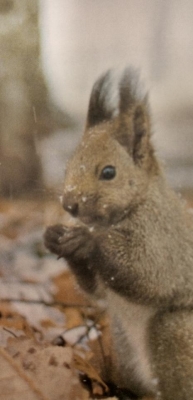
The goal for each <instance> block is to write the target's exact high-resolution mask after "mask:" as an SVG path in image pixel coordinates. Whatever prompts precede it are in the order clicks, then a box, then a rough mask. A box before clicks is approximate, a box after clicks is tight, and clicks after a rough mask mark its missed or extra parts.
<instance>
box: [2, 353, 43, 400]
mask: <svg viewBox="0 0 193 400" xmlns="http://www.w3.org/2000/svg"><path fill="white" fill-rule="evenodd" d="M0 365H1V368H0V399H1V400H24V399H27V400H48V398H46V397H45V396H44V395H43V393H41V391H40V390H39V388H38V387H37V386H36V384H35V382H34V381H33V380H31V379H30V378H29V377H28V376H27V375H26V374H25V372H24V371H23V369H22V368H21V367H20V366H19V365H18V364H17V363H16V362H15V360H13V358H12V357H11V356H10V355H9V354H8V353H7V352H6V351H5V350H4V349H2V348H0Z"/></svg>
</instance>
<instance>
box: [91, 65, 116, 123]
mask: <svg viewBox="0 0 193 400" xmlns="http://www.w3.org/2000/svg"><path fill="white" fill-rule="evenodd" d="M118 114H119V81H118V79H117V77H116V76H115V72H114V71H113V70H108V71H107V72H106V73H105V74H103V75H102V76H101V77H99V79H98V80H97V81H96V82H95V84H94V86H93V89H92V92H91V96H90V102H89V108H88V116H87V124H88V126H89V127H91V126H94V125H97V124H99V123H101V122H103V121H108V120H111V119H113V118H114V117H115V116H117V115H118Z"/></svg>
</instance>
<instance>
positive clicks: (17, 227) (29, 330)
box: [0, 200, 116, 400]
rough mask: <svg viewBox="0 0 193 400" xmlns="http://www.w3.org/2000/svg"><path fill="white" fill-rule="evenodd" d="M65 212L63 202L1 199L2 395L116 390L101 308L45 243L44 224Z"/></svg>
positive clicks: (71, 396) (48, 396) (105, 394)
mask: <svg viewBox="0 0 193 400" xmlns="http://www.w3.org/2000/svg"><path fill="white" fill-rule="evenodd" d="M62 218H63V212H62V210H61V205H60V204H59V202H58V205H57V204H56V203H55V202H52V201H46V202H45V201H37V200H14V201H5V200H1V201H0V362H1V369H0V399H2V400H22V399H25V400H26V399H27V400H36V399H38V400H39V399H42V400H60V399H61V400H87V399H97V398H100V399H104V398H105V399H110V398H112V397H109V395H110V394H109V393H110V391H109V388H108V386H107V384H106V383H105V382H104V380H103V379H104V378H103V375H104V376H105V374H103V372H104V371H103V369H104V363H105V359H106V360H107V359H108V358H109V357H110V340H109V339H107V338H109V332H108V322H107V317H106V316H105V314H104V310H103V309H98V308H96V307H95V306H93V304H91V303H90V301H89V299H88V298H87V297H86V296H85V294H84V293H83V292H82V291H81V289H80V288H79V287H78V285H77V283H76V280H75V278H74V276H73V275H72V274H71V272H70V271H69V269H68V266H67V264H66V263H65V261H64V260H56V257H55V256H53V255H51V254H49V253H48V252H47V250H46V249H45V248H44V246H43V233H44V230H45V227H46V226H47V225H49V224H52V223H57V221H59V222H60V223H61V222H62ZM106 332H107V334H106ZM104 338H106V339H104ZM103 340H104V342H105V341H106V343H105V347H106V348H105V349H103ZM99 343H100V344H99ZM113 399H116V397H113Z"/></svg>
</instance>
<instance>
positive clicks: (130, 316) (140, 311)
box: [108, 290, 155, 391]
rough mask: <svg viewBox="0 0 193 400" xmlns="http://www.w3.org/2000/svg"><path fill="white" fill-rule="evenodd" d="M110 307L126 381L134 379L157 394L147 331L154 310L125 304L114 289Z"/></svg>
mask: <svg viewBox="0 0 193 400" xmlns="http://www.w3.org/2000/svg"><path fill="white" fill-rule="evenodd" d="M108 308H109V314H110V316H111V320H112V332H113V339H114V343H115V348H116V351H117V356H118V358H119V363H120V366H121V368H122V370H123V375H125V379H126V380H128V379H129V376H131V379H132V380H133V379H135V380H136V385H138V384H140V385H141V386H144V388H146V389H147V390H148V391H154V390H155V380H154V379H153V375H152V370H151V360H150V349H149V340H148V328H149V323H150V320H151V318H152V317H153V315H154V314H155V310H154V309H152V308H151V307H146V306H141V305H137V304H134V303H131V302H129V301H126V300H125V299H123V298H122V297H120V296H119V295H118V294H115V293H114V292H112V291H111V290H110V291H109V292H108ZM133 377H134V378H133Z"/></svg>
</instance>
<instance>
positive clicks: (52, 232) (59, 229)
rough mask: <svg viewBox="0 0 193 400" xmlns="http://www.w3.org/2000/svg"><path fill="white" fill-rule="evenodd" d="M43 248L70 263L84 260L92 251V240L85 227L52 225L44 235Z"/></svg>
mask: <svg viewBox="0 0 193 400" xmlns="http://www.w3.org/2000/svg"><path fill="white" fill-rule="evenodd" d="M44 243H45V246H46V247H47V248H48V249H49V250H50V251H52V252H53V253H55V254H57V255H58V256H60V257H65V258H67V259H69V260H71V261H73V260H75V261H77V260H79V259H80V260H81V259H86V258H88V257H89V255H90V253H91V252H92V251H93V249H94V240H93V237H92V234H91V232H90V231H89V229H88V228H87V227H86V226H73V227H72V226H71V227H65V226H64V225H53V226H50V227H48V228H47V230H46V232H45V234H44Z"/></svg>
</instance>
